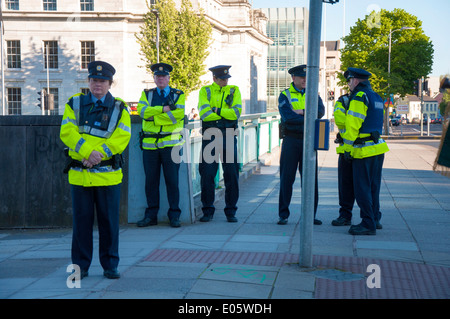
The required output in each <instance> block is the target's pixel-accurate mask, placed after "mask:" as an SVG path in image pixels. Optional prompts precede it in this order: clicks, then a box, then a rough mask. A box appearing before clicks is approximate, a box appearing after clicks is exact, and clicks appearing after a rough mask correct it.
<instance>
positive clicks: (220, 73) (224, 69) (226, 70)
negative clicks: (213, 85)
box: [209, 65, 231, 79]
mask: <svg viewBox="0 0 450 319" xmlns="http://www.w3.org/2000/svg"><path fill="white" fill-rule="evenodd" d="M230 68H231V65H217V66H213V67H212V68H209V70H210V71H211V72H212V73H213V75H214V77H216V78H219V79H228V78H231V75H230Z"/></svg>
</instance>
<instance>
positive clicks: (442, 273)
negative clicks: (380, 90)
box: [144, 249, 450, 299]
mask: <svg viewBox="0 0 450 319" xmlns="http://www.w3.org/2000/svg"><path fill="white" fill-rule="evenodd" d="M144 260H146V261H156V262H180V263H220V264H236V265H263V266H282V265H284V264H287V263H298V260H299V255H298V254H287V253H270V252H234V251H203V250H177V249H156V250H154V251H153V252H152V253H151V254H149V255H148V256H147V257H146V258H145V259H144ZM370 264H377V265H378V266H379V267H380V273H381V288H368V287H367V285H366V279H367V276H369V275H370V274H371V273H367V272H366V270H367V266H368V265H370ZM313 266H314V267H315V268H319V269H320V268H323V269H337V270H341V271H345V272H351V273H357V274H364V275H365V276H366V278H364V279H360V280H353V281H339V280H332V279H325V278H319V277H317V278H316V289H315V296H314V297H315V298H316V299H448V298H449V297H450V268H447V267H442V266H432V265H424V264H418V263H407V262H400V261H392V260H381V259H373V258H363V257H343V256H314V257H313Z"/></svg>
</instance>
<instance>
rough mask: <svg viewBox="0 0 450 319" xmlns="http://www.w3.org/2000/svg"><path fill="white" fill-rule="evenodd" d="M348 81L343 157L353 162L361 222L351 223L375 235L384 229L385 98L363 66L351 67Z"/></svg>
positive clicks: (358, 232) (355, 228) (352, 229)
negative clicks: (382, 202)
mask: <svg viewBox="0 0 450 319" xmlns="http://www.w3.org/2000/svg"><path fill="white" fill-rule="evenodd" d="M347 72H348V73H347V76H346V78H347V82H348V86H349V88H350V91H351V92H352V95H351V99H350V104H349V108H348V111H347V117H346V121H345V132H344V133H342V134H341V137H342V139H343V141H344V147H343V148H344V159H345V160H347V161H351V162H352V163H351V165H352V173H353V190H354V194H355V199H356V202H357V204H358V206H359V208H360V216H361V223H359V224H357V225H352V226H351V227H350V229H349V231H348V232H349V233H350V234H352V235H375V234H376V230H377V229H382V226H381V223H380V219H381V212H380V187H381V173H382V169H383V162H384V153H386V152H387V151H389V148H388V146H387V144H386V142H385V141H384V140H383V139H382V138H381V137H380V135H381V131H382V128H383V110H384V103H383V99H382V98H381V97H380V96H379V95H378V94H377V93H375V92H374V91H373V90H372V87H371V85H370V82H369V77H370V76H371V74H370V73H369V72H367V71H366V70H363V69H358V68H348V70H347Z"/></svg>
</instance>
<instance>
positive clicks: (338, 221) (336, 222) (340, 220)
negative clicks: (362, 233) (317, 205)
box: [331, 217, 352, 226]
mask: <svg viewBox="0 0 450 319" xmlns="http://www.w3.org/2000/svg"><path fill="white" fill-rule="evenodd" d="M351 224H352V221H351V220H350V219H347V218H344V217H338V218H337V219H335V220H333V221H332V222H331V225H333V226H350V225H351Z"/></svg>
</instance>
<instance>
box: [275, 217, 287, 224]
mask: <svg viewBox="0 0 450 319" xmlns="http://www.w3.org/2000/svg"><path fill="white" fill-rule="evenodd" d="M287 222H288V219H287V218H281V217H280V219H279V220H278V223H277V224H278V225H286V224H287Z"/></svg>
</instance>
